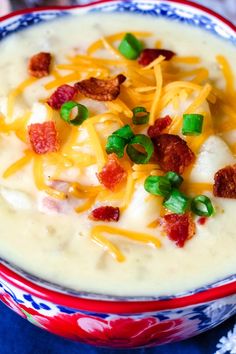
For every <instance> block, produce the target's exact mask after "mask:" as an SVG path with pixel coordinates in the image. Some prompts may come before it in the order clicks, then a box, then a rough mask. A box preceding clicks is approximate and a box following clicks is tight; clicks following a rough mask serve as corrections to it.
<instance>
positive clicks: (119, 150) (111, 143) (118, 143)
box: [106, 135, 126, 158]
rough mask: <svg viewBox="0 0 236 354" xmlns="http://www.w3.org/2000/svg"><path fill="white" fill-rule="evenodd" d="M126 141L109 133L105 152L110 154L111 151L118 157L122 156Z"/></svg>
mask: <svg viewBox="0 0 236 354" xmlns="http://www.w3.org/2000/svg"><path fill="white" fill-rule="evenodd" d="M125 145H126V141H125V139H122V138H120V137H119V136H116V135H110V136H109V137H108V140H107V144H106V152H107V153H108V154H112V153H113V152H114V153H115V154H116V155H117V156H118V157H119V158H121V157H123V156H124V150H125Z"/></svg>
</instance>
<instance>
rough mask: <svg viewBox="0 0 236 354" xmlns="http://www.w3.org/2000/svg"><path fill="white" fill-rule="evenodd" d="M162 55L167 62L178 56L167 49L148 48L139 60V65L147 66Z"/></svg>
mask: <svg viewBox="0 0 236 354" xmlns="http://www.w3.org/2000/svg"><path fill="white" fill-rule="evenodd" d="M160 55H163V57H165V60H170V59H172V58H173V56H174V55H176V54H175V53H174V52H172V51H171V50H167V49H155V48H146V49H144V50H143V51H142V53H141V55H140V57H139V59H138V63H139V64H140V65H142V66H147V65H148V64H150V63H151V62H152V61H153V60H155V59H156V58H158V57H159V56H160Z"/></svg>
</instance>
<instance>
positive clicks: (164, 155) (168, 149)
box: [153, 134, 195, 174]
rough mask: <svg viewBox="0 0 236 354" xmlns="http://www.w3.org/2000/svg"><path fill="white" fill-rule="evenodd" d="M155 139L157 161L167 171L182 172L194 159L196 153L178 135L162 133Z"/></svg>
mask: <svg viewBox="0 0 236 354" xmlns="http://www.w3.org/2000/svg"><path fill="white" fill-rule="evenodd" d="M153 141H154V146H155V155H156V159H157V162H158V163H159V165H160V167H161V169H162V170H163V171H165V172H168V171H173V172H176V173H179V174H182V173H183V172H184V169H185V167H187V166H189V165H190V164H191V163H192V162H193V160H194V157H195V156H194V153H193V152H192V150H191V149H190V148H189V147H188V145H187V143H186V141H184V140H183V139H181V138H180V137H179V136H178V135H172V134H161V135H159V136H156V137H155V138H154V139H153Z"/></svg>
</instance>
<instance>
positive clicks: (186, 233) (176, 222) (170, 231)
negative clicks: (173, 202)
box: [164, 213, 196, 247]
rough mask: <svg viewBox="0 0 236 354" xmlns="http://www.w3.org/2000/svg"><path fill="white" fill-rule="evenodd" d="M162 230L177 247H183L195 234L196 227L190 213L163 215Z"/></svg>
mask: <svg viewBox="0 0 236 354" xmlns="http://www.w3.org/2000/svg"><path fill="white" fill-rule="evenodd" d="M164 229H165V231H166V233H167V236H168V237H169V239H170V240H171V241H173V242H174V243H175V244H176V246H178V247H183V246H184V244H185V242H186V241H187V240H188V239H190V238H191V237H193V235H194V234H195V232H196V226H195V223H194V221H193V219H192V216H191V214H190V213H186V214H183V215H179V214H167V215H165V216H164Z"/></svg>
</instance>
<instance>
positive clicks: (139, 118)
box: [132, 107, 150, 125]
mask: <svg viewBox="0 0 236 354" xmlns="http://www.w3.org/2000/svg"><path fill="white" fill-rule="evenodd" d="M132 112H133V117H132V121H133V124H135V125H141V124H147V123H148V121H149V115H150V113H149V112H148V111H147V110H146V108H145V107H135V108H133V109H132ZM139 113H145V114H142V115H140V114H139Z"/></svg>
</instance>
